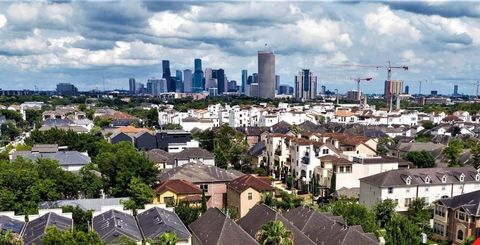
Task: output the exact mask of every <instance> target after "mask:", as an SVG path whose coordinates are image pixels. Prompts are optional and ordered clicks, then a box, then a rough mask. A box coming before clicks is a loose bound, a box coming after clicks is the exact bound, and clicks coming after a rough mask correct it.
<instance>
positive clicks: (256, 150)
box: [248, 141, 266, 157]
mask: <svg viewBox="0 0 480 245" xmlns="http://www.w3.org/2000/svg"><path fill="white" fill-rule="evenodd" d="M265 149H266V146H265V141H260V142H258V143H257V144H255V145H254V146H252V148H250V149H249V150H248V155H250V156H254V157H258V156H260V155H262V153H263V151H264V150H265Z"/></svg>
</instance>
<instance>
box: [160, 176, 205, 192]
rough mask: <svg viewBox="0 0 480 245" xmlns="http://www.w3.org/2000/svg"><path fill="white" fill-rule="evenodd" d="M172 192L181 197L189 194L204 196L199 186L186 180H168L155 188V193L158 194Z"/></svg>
mask: <svg viewBox="0 0 480 245" xmlns="http://www.w3.org/2000/svg"><path fill="white" fill-rule="evenodd" d="M167 190H169V191H172V192H174V193H176V194H180V195H189V194H202V193H203V191H202V189H200V188H199V187H198V186H196V185H194V184H192V183H190V182H188V181H185V180H178V179H173V180H167V181H165V182H163V183H160V184H159V185H157V186H156V187H155V192H156V193H157V194H160V193H163V192H165V191H167Z"/></svg>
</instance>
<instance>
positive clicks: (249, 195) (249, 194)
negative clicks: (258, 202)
mask: <svg viewBox="0 0 480 245" xmlns="http://www.w3.org/2000/svg"><path fill="white" fill-rule="evenodd" d="M252 199H253V195H252V193H251V192H249V193H248V200H252Z"/></svg>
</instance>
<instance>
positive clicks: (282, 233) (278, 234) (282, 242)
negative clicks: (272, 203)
mask: <svg viewBox="0 0 480 245" xmlns="http://www.w3.org/2000/svg"><path fill="white" fill-rule="evenodd" d="M255 237H256V239H257V241H258V242H259V243H260V244H263V245H293V233H292V231H290V230H288V229H287V228H285V226H284V224H283V223H282V222H281V221H278V220H274V221H270V222H268V223H266V224H264V225H263V226H262V228H261V229H260V230H259V231H258V232H257V234H256V235H255Z"/></svg>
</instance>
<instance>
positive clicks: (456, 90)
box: [453, 85, 458, 95]
mask: <svg viewBox="0 0 480 245" xmlns="http://www.w3.org/2000/svg"><path fill="white" fill-rule="evenodd" d="M453 95H458V85H453Z"/></svg>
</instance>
